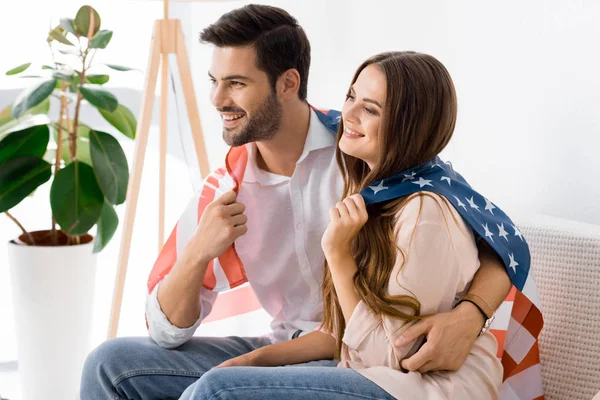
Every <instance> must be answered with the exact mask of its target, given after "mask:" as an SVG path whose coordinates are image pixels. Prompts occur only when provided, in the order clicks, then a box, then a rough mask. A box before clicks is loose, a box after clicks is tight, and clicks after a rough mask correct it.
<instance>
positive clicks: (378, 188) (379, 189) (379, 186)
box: [369, 181, 389, 194]
mask: <svg viewBox="0 0 600 400" xmlns="http://www.w3.org/2000/svg"><path fill="white" fill-rule="evenodd" d="M369 188H371V189H373V192H374V193H373V194H377V193H378V192H381V191H382V190H385V189H389V187H387V186H383V181H381V182H379V185H377V186H369Z"/></svg>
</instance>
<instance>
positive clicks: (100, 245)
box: [94, 200, 119, 253]
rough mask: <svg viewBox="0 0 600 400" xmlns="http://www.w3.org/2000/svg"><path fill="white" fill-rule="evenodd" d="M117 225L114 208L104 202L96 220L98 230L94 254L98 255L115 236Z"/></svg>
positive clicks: (117, 220) (117, 219) (117, 218)
mask: <svg viewBox="0 0 600 400" xmlns="http://www.w3.org/2000/svg"><path fill="white" fill-rule="evenodd" d="M118 225H119V217H118V216H117V213H116V211H115V209H114V207H113V206H112V205H111V204H110V203H109V202H107V201H106V200H105V201H104V206H103V207H102V212H101V213H100V219H99V220H98V230H97V232H96V238H95V241H94V253H98V252H100V251H102V249H104V247H106V245H107V244H108V242H110V239H112V237H113V235H114V234H115V232H116V230H117V226H118Z"/></svg>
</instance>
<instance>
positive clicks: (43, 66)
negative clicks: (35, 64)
mask: <svg viewBox="0 0 600 400" xmlns="http://www.w3.org/2000/svg"><path fill="white" fill-rule="evenodd" d="M42 69H55V68H54V67H51V66H49V65H42Z"/></svg>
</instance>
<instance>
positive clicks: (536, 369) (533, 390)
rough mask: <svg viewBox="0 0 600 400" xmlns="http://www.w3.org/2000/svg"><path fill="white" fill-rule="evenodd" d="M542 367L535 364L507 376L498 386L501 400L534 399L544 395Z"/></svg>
mask: <svg viewBox="0 0 600 400" xmlns="http://www.w3.org/2000/svg"><path fill="white" fill-rule="evenodd" d="M541 376H542V367H541V365H540V364H536V365H534V366H532V367H529V368H527V369H526V370H525V371H521V372H519V373H518V374H516V375H514V376H511V377H510V378H508V379H507V380H506V381H504V383H503V384H502V386H501V387H500V399H501V400H513V399H514V400H525V399H535V398H538V397H540V396H543V395H544V390H543V388H542V380H541V378H540V377H541Z"/></svg>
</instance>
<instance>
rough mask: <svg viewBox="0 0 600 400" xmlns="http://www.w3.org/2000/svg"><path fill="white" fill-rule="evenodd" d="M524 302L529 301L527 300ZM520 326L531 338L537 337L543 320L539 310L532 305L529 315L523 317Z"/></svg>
mask: <svg viewBox="0 0 600 400" xmlns="http://www.w3.org/2000/svg"><path fill="white" fill-rule="evenodd" d="M526 300H527V301H529V299H526ZM522 325H523V327H525V329H527V330H528V331H529V333H530V334H531V336H533V337H535V338H537V337H539V335H540V332H541V331H542V327H543V326H544V318H543V317H542V313H541V312H540V310H539V309H538V308H537V307H536V306H534V305H533V304H532V305H531V308H530V309H529V313H527V315H526V316H525V319H524V321H523V323H522Z"/></svg>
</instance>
